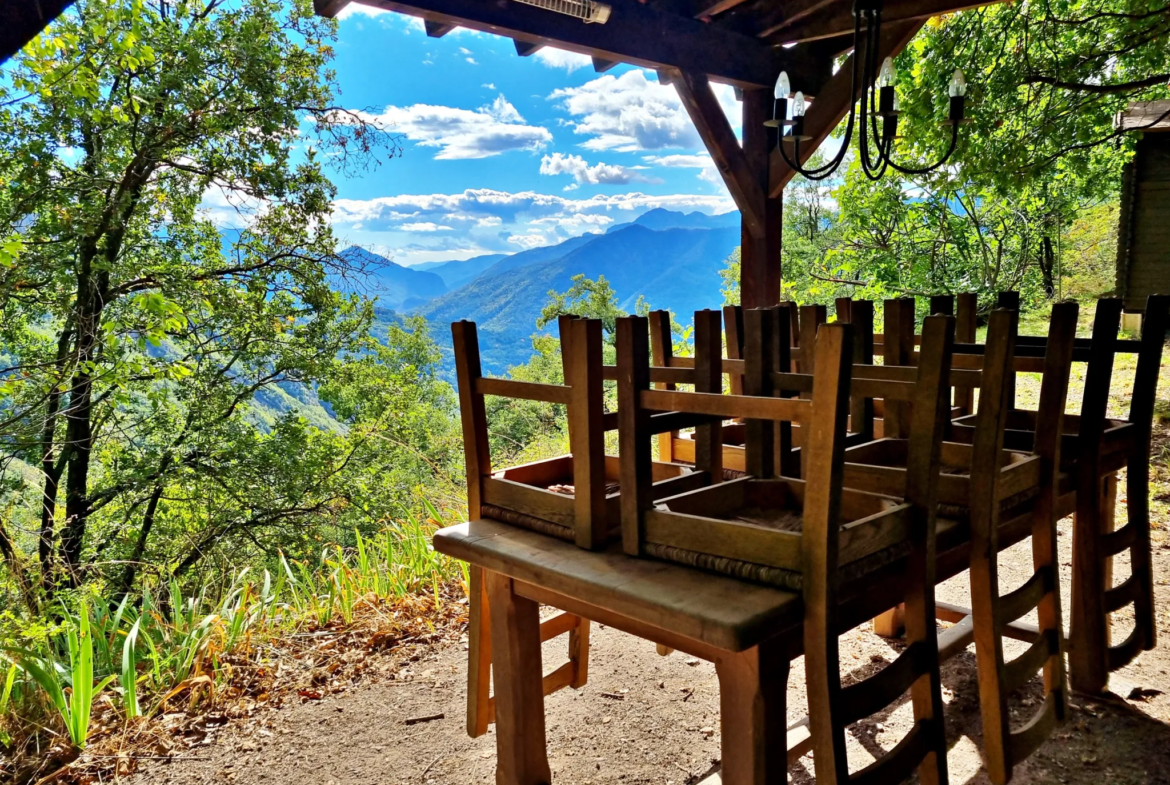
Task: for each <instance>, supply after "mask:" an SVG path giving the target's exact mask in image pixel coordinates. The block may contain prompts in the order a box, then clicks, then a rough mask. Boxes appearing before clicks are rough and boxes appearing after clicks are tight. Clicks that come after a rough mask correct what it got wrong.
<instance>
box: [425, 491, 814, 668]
mask: <svg viewBox="0 0 1170 785" xmlns="http://www.w3.org/2000/svg"><path fill="white" fill-rule="evenodd" d="M622 496H623V497H625V493H623V494H622ZM434 544H435V549H436V550H438V551H439V552H440V553H444V554H446V555H448V556H452V557H454V558H457V559H463V560H464V561H469V562H471V563H473V564H480V565H482V566H484V567H485V568H487V569H491V570H495V571H498V572H503V573H505V574H508V575H511V576H512V577H513V578H516V579H517V580H519V581H524V582H525V583H532V584H540V585H542V586H543V587H545V588H546V589H548V590H549V591H552V592H560V593H562V594H564V595H567V596H571V597H578V598H584V599H586V601H587V602H588V603H590V604H592V605H593V606H597V607H605V608H608V609H609V613H610V616H608V617H605V618H603V616H602V615H601V614H600V613H599V612H598V611H597V610H596V609H586V608H583V607H582V608H576V609H574V607H569V606H565V605H560V604H558V605H557V607H562V608H564V609H565V610H569V611H571V612H574V613H578V615H581V616H584V617H586V618H591V619H593V620H595V621H598V622H600V623H603V624H609V623H610V621H607V618H612V614H621V615H623V616H626V617H628V618H629V619H631V620H633V621H635V622H637V623H639V624H643V625H647V626H651V627H654V628H656V629H659V630H671V631H673V632H674V633H675V635H676V636H680V637H678V638H672V639H661V637H660V636H659V637H660V641H661V642H662V643H666V644H668V645H670V646H671V647H673V648H677V649H679V650H681V651H691V650H692V649H690V648H688V647H687V645H686V644H685V642H684V640H683V639H689V640H692V641H695V642H698V643H701V644H705V645H707V646H709V647H712V648H717V649H722V650H725V651H744V650H745V649H749V648H751V647H752V646H755V645H756V644H758V643H760V642H761V641H763V640H765V639H766V638H768V637H771V636H773V635H777V634H780V633H782V632H784V631H785V630H794V629H797V628H798V627H799V625H800V618H801V610H800V608H801V601H800V596H799V595H798V594H796V593H794V592H790V591H783V590H780V589H774V588H770V587H766V586H760V585H757V584H751V583H744V582H743V581H738V580H735V579H733V578H728V577H724V576H721V575H714V574H711V573H706V572H703V571H701V570H694V569H690V568H688V567H682V566H679V565H676V564H670V563H667V562H662V561H656V560H652V559H630V558H628V557H627V556H626V555H624V554H623V553H622V551H621V550H620V549H618V548H616V547H612V548H610V549H609V550H606V551H601V552H592V551H585V550H582V549H580V548H578V547H576V546H575V545H573V544H571V543H567V542H561V541H559V540H556V539H554V538H552V537H546V536H544V535H541V534H536V533H534V532H529V531H526V530H524V529H520V528H517V527H515V526H509V525H507V524H503V523H499V522H496V521H492V520H490V519H483V520H478V521H472V522H471V523H464V524H459V525H457V526H451V527H448V528H445V529H442V530H441V531H439V532H437V533H436V534H435V538H434ZM493 610H494V607H493ZM651 639H654V638H653V637H652V638H651Z"/></svg>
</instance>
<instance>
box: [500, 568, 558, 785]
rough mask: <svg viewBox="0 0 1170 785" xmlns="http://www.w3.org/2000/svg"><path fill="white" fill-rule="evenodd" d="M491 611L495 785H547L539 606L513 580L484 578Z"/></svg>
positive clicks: (548, 774) (502, 577)
mask: <svg viewBox="0 0 1170 785" xmlns="http://www.w3.org/2000/svg"><path fill="white" fill-rule="evenodd" d="M485 583H486V585H487V594H488V602H489V603H490V604H491V607H492V614H491V617H492V618H491V626H492V659H493V665H494V668H493V670H494V676H495V687H496V696H495V704H496V756H497V760H496V783H497V785H549V783H551V782H552V773H551V772H550V770H549V766H548V751H547V749H546V747H545V734H544V685H543V682H542V676H541V674H542V669H541V661H540V606H538V605H537V604H536V603H535V602H534V601H532V600H529V599H526V598H524V597H521V596H520V595H518V594H516V592H515V591H514V590H513V586H512V579H511V578H509V577H507V576H506V575H501V574H500V573H497V572H488V573H487V574H486V575H485Z"/></svg>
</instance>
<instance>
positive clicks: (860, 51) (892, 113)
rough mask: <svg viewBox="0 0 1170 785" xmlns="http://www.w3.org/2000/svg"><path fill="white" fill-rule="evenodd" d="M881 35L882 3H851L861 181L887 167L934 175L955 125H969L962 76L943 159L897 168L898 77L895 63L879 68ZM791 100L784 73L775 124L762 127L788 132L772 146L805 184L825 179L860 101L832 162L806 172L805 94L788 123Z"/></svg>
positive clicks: (954, 80)
mask: <svg viewBox="0 0 1170 785" xmlns="http://www.w3.org/2000/svg"><path fill="white" fill-rule="evenodd" d="M881 32H882V0H854V4H853V57H852V58H850V59H851V60H852V61H853V73H852V77H851V78H852V84H851V85H850V88H849V94H850V95H857V87H858V76H859V74H858V68H859V65H860V71H861V73H860V77H861V83H860V84H861V88H862V91H863V92H862V95H861V101H860V106H861V108H860V116H861V117H860V119H861V131H860V139H859V142H858V151H859V153H860V158H861V167H862V169H863V170H864V171H865V176H866V177H868V178H869V179H871V180H877V179H878V178H880V177H881V176H882V175H883V174H885V173H886V170H887V168H893V169H894V170H896V171H898V172H901V173H903V174H912V175H913V174H927V173H929V172H933V171H934V170H935V169H938V168H939V167H941V166H942V165H943V164H945V163H946V162H947V161H948V160H950V157H951V154H952V153H954V152H955V146H956V145H957V144H958V141H959V126H960V125H962V124H963V123H964V122H968V121H966V120H965V119H964V117H963V114H964V110H965V108H966V101H967V98H966V96H967V80H966V79H965V78H964V77H963V72H962V71H960V70H958V69H955V73H954V75H953V76H952V77H951V82H950V85H949V88H948V93H949V95H950V110H949V113H948V118H947V120H945V121H944V122H943V125H944V126H949V127H950V129H951V143H950V146H949V147H948V148H947V151H946V153H945V154H944V155H943V157H942V158H941V159H940V160H939V161H938V162H937V163H935V164H932V165H930V166H925V167H912V166H901V165H899V164H897V163H895V162H894V160H893V150H894V139H896V138H897V136H898V116H899V114H901V106H900V104H899V101H898V95H897V92H896V91H895V89H894V83H895V81H896V76H895V73H894V61H893V59H892V58H889V57H887V58H886V59H885V60H884V61H882V64H881V68H880V69H879V68H878V67H877V53H878V47H879V45H880V43H881ZM870 85H874V87H872V88H871V87H870ZM791 95H792V87H791V85H790V83H789V81H788V74H787V73H783V72H782V73H781V74H780V77H779V78H778V79H777V80H776V90H775V98H776V103H775V106H774V109H773V114H772V117H773V119H771V120H768V121H766V122H765V123H764V125H767V126H770V127H772V128H784V127H787V128H788V130H787V131H786V132H784V133H781V134H779V135H778V136H779V138H778V139H777V140H776V147H777V148H778V149H779V150H780V155H782V156H783V157H784V160H785V161H786V162H787V163H788V165H789V166H791V167H792V168H793V169H795V170H796V171H797V172H799V173H800V174H802V175H804V176H805V177H806V178H808V179H809V180H824V179H825V178H827V177H829V176H831V175H832V174H833V173H834V172H835V171H837V169H838V168H839V167H840V166H841V162H842V161H844V160H845V153H846V152H848V150H849V142H850V141H851V140H852V138H853V129H854V126H855V121H856V119H857V116H858V113H859V110H858V103H859V102H857V101H854V102H853V103H852V104H851V105H850V107H849V122H848V124H847V125H846V126H845V138H844V140H843V142H842V144H841V149H840V150H839V151H838V152H837V155H836V156H835V157H834V158H833V160H831V161H829V162H828V163H827V164H825V165H824V166H818V167H814V168H812V169H805V168H804V167H803V166H801V164H800V143H801V142H807V141H809V140H811V139H812V137H811V136H808V135H807V134H806V133H805V130H804V111H805V102H804V94H803V93H800V92H797V93H796V95H795V96H793V97H792V102H791V103H792V119H787V118H788V104H789V96H791ZM879 119H880V120H881V121H882V123H881V129H880V130H879V129H878V122H877V121H878V120H879ZM871 136H872V137H873V140H874V142H875V143H876V146H877V153H876V155H875V154H874V153H873V152H872V151H871V150H870V137H871ZM785 142H788V143H791V144H792V157H791V158H790V157H789V155H788V151H787V150H785V148H784V143H785Z"/></svg>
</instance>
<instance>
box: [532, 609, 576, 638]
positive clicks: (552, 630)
mask: <svg viewBox="0 0 1170 785" xmlns="http://www.w3.org/2000/svg"><path fill="white" fill-rule="evenodd" d="M581 621H582V619H581V617H580V616H576V615H574V614H572V613H563V612H562V613H558V614H557V615H556V616H552V617H550V618H548V619H545V620H544V621H542V622H541V623H540V642H541V643H544V642H545V641H551V640H552V639H553V638H555V637H557V636H558V635H564V634H565V633H566V632H569V631H570V630H575V629H577V628H578V627H580V626H581Z"/></svg>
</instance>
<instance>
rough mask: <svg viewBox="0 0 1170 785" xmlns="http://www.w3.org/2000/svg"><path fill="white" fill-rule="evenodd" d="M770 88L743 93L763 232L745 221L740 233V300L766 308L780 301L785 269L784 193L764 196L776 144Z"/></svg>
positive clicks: (747, 148) (746, 147)
mask: <svg viewBox="0 0 1170 785" xmlns="http://www.w3.org/2000/svg"><path fill="white" fill-rule="evenodd" d="M771 113H772V94H771V92H770V91H768V90H746V91H744V95H743V155H744V157H745V159H746V160H747V164H748V168H749V171H750V173H751V174H752V175H753V176H754V178H755V184H756V188H757V189H758V190H759V193H760V196H761V199H762V200H763V211H764V233H763V235H762V236H759V237H757V236H755V235H752V234H751V232H750V231H748V227H747V225H746V224H744V227H743V230H742V231H741V232H740V253H739V263H740V268H739V269H740V279H739V280H740V284H739V290H740V302H741V303H742V304H743V307H745V308H767V307H769V306H773V305H776V304H777V303H779V302H780V283H781V279H782V278H783V273H784V271H783V269H782V265H781V261H780V260H781V257H780V244H781V235H782V234H783V231H784V202H783V194H780V195H777V196H774V197H767V198H766V197H765V196H764V192H765V190H766V189H767V187H768V153H769V151H770V150H771V149H772V147H773V145H775V143H776V139H775V132H774V131H772V130H771V129H769V128H767V127H765V126H764V121H765V120H767V119H769V118H770V117H771V116H772V115H771Z"/></svg>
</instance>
